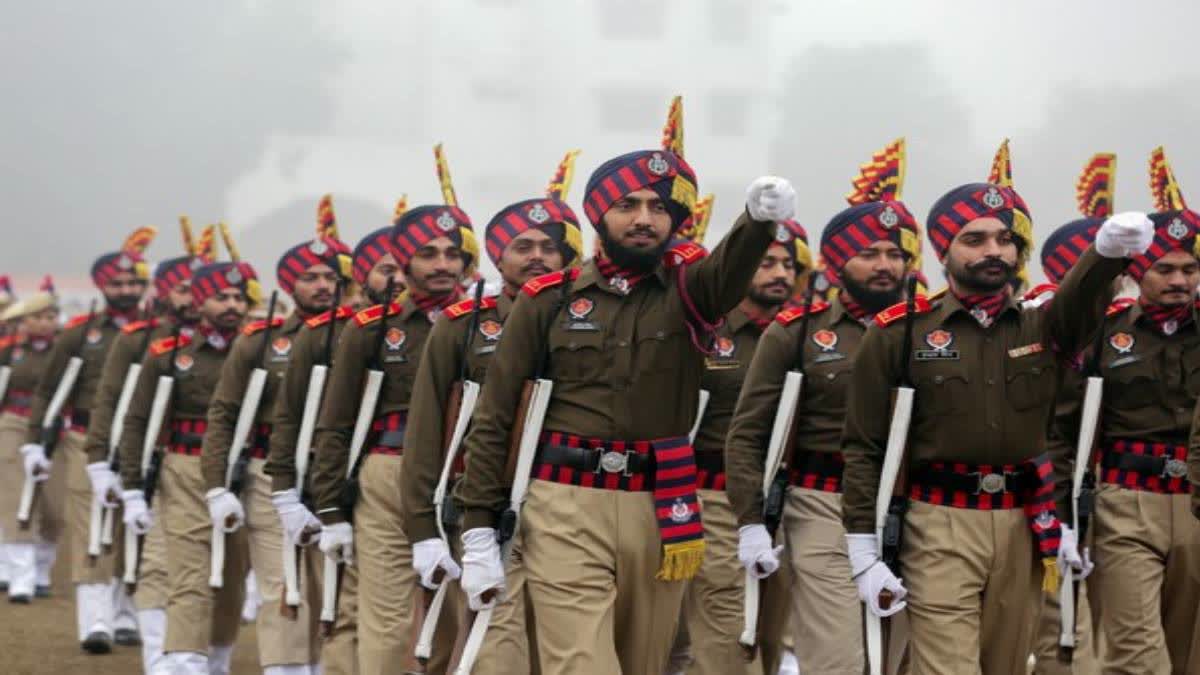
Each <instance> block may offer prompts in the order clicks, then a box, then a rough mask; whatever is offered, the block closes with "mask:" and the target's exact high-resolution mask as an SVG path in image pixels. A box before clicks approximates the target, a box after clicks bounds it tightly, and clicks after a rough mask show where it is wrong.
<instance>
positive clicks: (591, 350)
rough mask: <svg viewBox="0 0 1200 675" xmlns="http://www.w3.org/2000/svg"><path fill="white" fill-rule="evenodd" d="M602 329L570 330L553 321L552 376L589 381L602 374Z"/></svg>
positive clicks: (551, 334) (575, 380) (576, 380)
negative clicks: (554, 324)
mask: <svg viewBox="0 0 1200 675" xmlns="http://www.w3.org/2000/svg"><path fill="white" fill-rule="evenodd" d="M604 362H605V355H604V333H602V332H600V331H569V330H563V329H562V328H561V326H558V325H556V326H555V328H554V330H552V331H550V376H551V378H553V379H555V380H563V381H574V382H579V381H589V380H597V379H600V378H602V377H604V375H605V368H604Z"/></svg>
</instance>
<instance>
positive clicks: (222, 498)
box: [204, 488, 246, 532]
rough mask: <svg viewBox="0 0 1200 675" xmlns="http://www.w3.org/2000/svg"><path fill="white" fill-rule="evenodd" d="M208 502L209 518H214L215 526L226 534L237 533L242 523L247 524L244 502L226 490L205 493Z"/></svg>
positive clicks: (214, 489) (219, 489) (217, 489)
mask: <svg viewBox="0 0 1200 675" xmlns="http://www.w3.org/2000/svg"><path fill="white" fill-rule="evenodd" d="M204 499H205V501H207V502H208V516H209V517H210V518H212V522H213V526H214V527H218V528H220V529H221V530H222V531H224V532H237V530H238V528H239V527H241V526H242V523H244V522H246V512H245V510H243V509H242V502H241V500H239V499H238V498H237V497H235V496H234V495H233V493H232V492H230V491H229V490H226V489H225V488H213V489H211V490H209V491H208V492H205V493H204Z"/></svg>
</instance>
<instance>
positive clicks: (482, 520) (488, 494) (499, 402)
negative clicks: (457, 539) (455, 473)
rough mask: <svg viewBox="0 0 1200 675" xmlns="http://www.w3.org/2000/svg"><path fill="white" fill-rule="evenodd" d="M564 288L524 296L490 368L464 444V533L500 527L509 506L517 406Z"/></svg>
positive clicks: (459, 497) (459, 491)
mask: <svg viewBox="0 0 1200 675" xmlns="http://www.w3.org/2000/svg"><path fill="white" fill-rule="evenodd" d="M560 291H561V289H560V288H552V289H549V290H546V291H544V292H543V293H542V294H541V295H539V296H537V297H530V296H528V295H526V294H524V293H522V294H521V295H520V296H519V297H518V298H517V301H516V303H515V304H514V305H513V308H512V312H511V313H510V314H509V316H508V319H507V320H506V321H505V322H504V337H503V338H501V340H500V344H499V345H497V346H496V353H495V354H493V355H492V360H491V363H490V364H489V365H488V374H487V381H486V382H485V383H484V385H483V391H482V392H481V393H480V395H479V403H478V404H477V406H476V408H475V415H474V416H473V417H472V418H471V429H470V431H469V432H467V437H466V439H465V440H464V441H463V449H462V451H463V452H465V453H467V457H468V462H467V470H466V473H465V474H464V476H463V478H462V480H461V481H459V483H458V487H457V488H456V489H455V500H456V501H457V503H458V505H459V506H460V508H461V509H462V510H463V527H464V529H468V530H469V529H471V528H475V527H495V526H496V516H497V515H498V514H499V513H500V512H501V511H502V510H503V509H504V507H505V504H506V503H507V502H508V494H507V491H506V490H505V485H504V482H505V476H504V469H505V465H506V464H507V462H508V447H509V435H510V433H511V430H512V428H513V427H514V426H515V424H516V413H517V405H518V404H519V402H520V400H521V391H522V389H523V388H524V386H525V381H526V380H527V379H529V378H532V377H533V375H534V373H535V371H536V364H537V359H538V358H539V357H540V355H541V354H542V353H543V352H544V351H545V349H546V340H547V338H546V334H545V327H546V325H547V324H548V323H549V322H550V321H551V320H552V318H553V317H551V316H549V315H550V312H551V309H552V308H553V307H555V306H556V303H555V299H556V298H557V297H558V295H559V292H560Z"/></svg>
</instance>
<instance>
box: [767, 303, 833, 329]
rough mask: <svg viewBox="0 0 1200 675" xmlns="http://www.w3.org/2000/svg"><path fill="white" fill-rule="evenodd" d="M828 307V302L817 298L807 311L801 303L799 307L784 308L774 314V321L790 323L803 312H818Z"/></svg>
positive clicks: (803, 313)
mask: <svg viewBox="0 0 1200 675" xmlns="http://www.w3.org/2000/svg"><path fill="white" fill-rule="evenodd" d="M829 307H830V304H829V303H828V302H821V301H820V300H818V301H816V302H814V303H813V305H812V309H810V310H809V311H808V312H805V311H804V306H803V305H801V306H799V307H791V308H789V309H785V310H783V311H782V312H780V313H778V314H776V315H775V321H777V322H778V323H779V324H781V325H784V326H786V325H788V324H790V323H792V322H793V321H795V320H796V319H799V318H800V317H802V316H804V315H805V314H820V313H821V312H824V311H825V310H827V309H829Z"/></svg>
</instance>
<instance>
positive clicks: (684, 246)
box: [663, 241, 708, 269]
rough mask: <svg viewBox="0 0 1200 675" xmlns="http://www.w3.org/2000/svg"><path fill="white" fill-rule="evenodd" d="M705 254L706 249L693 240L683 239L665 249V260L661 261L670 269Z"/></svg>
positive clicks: (706, 252)
mask: <svg viewBox="0 0 1200 675" xmlns="http://www.w3.org/2000/svg"><path fill="white" fill-rule="evenodd" d="M707 256H708V249H706V248H704V247H703V246H701V245H700V244H697V243H696V242H694V241H683V242H680V243H678V244H675V245H673V246H671V248H670V250H668V251H667V257H666V260H664V261H663V262H664V264H665V265H666V266H667V268H668V269H672V268H675V267H679V266H680V265H691V264H692V263H694V262H696V261H697V260H702V259H704V258H705V257H707Z"/></svg>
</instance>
